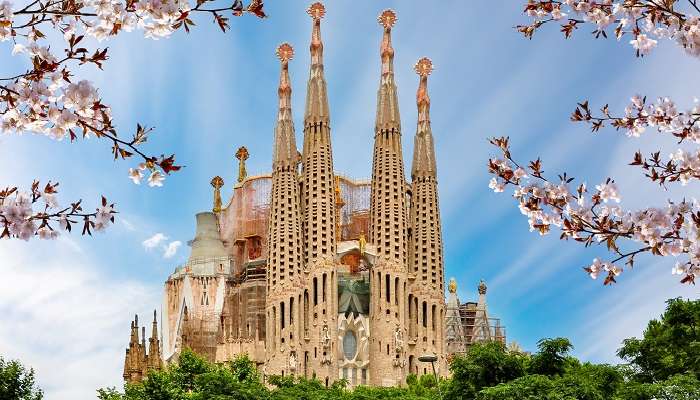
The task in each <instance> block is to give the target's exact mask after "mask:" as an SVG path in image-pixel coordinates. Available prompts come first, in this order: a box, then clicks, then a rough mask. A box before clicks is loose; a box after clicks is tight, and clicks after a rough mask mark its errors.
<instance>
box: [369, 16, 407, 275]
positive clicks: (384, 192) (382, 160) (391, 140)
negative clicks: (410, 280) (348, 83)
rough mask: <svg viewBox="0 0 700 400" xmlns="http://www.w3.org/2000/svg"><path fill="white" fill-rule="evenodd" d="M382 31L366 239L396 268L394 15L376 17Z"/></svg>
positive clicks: (399, 222)
mask: <svg viewBox="0 0 700 400" xmlns="http://www.w3.org/2000/svg"><path fill="white" fill-rule="evenodd" d="M378 20H379V23H380V24H381V25H382V27H383V28H384V37H383V39H382V45H381V50H380V54H381V60H382V75H381V79H380V83H379V91H378V92H377V117H376V124H375V130H374V159H373V163H372V194H371V202H370V228H369V230H370V240H371V241H372V243H374V245H375V246H377V253H378V256H379V257H380V258H386V259H389V260H392V261H395V262H396V263H398V264H400V265H405V261H406V243H405V241H404V239H405V237H406V178H405V175H404V165H403V154H402V151H401V121H400V117H399V102H398V96H397V91H396V84H395V82H394V49H393V48H392V47H391V28H392V27H393V26H394V24H395V23H396V14H395V13H394V11H392V10H385V11H383V12H382V13H381V15H380V16H379V18H378Z"/></svg>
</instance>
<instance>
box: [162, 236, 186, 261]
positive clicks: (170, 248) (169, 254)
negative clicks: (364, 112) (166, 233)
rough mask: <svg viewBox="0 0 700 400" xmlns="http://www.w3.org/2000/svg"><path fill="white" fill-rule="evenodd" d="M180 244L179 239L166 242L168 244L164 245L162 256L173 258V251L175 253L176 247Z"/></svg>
mask: <svg viewBox="0 0 700 400" xmlns="http://www.w3.org/2000/svg"><path fill="white" fill-rule="evenodd" d="M180 246H182V242H181V241H179V240H176V241H174V242H170V243H168V245H167V246H166V247H165V253H163V258H173V257H174V256H175V253H177V249H179V248H180Z"/></svg>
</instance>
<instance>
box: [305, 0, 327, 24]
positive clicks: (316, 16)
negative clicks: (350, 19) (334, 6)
mask: <svg viewBox="0 0 700 400" xmlns="http://www.w3.org/2000/svg"><path fill="white" fill-rule="evenodd" d="M306 13H307V14H309V15H310V16H311V18H312V19H313V20H314V21H318V20H320V19H322V18H323V17H324V16H325V15H326V7H325V6H324V5H323V3H321V2H320V1H317V2H315V3H313V4H311V5H310V6H309V8H308V9H307V10H306Z"/></svg>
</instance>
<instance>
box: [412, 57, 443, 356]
mask: <svg viewBox="0 0 700 400" xmlns="http://www.w3.org/2000/svg"><path fill="white" fill-rule="evenodd" d="M414 68H415V70H416V72H417V73H418V75H419V76H420V83H419V85H418V92H417V94H416V102H417V105H418V126H417V129H416V136H415V139H414V147H413V166H412V169H411V181H412V182H411V193H412V197H411V199H412V200H411V226H412V227H413V230H412V243H411V264H412V268H411V269H412V274H414V275H415V281H414V282H413V289H412V292H413V293H412V294H413V296H414V298H413V299H412V300H413V303H414V307H413V309H414V310H415V311H416V312H415V313H414V315H416V316H418V317H419V318H418V320H417V324H416V325H417V327H416V328H417V329H415V330H414V332H412V333H413V334H414V335H417V338H416V346H415V348H414V351H415V352H416V353H415V354H414V356H419V355H420V354H419V353H433V354H444V351H445V349H444V340H445V330H444V318H445V298H444V266H443V258H442V224H441V222H440V207H439V201H438V188H437V168H436V163H435V146H434V144H433V133H432V129H431V127H430V96H428V75H430V73H431V72H432V70H433V63H432V62H431V61H430V59H428V58H421V59H420V60H418V62H417V63H416V65H415V67H414ZM441 361H442V362H444V361H445V360H441Z"/></svg>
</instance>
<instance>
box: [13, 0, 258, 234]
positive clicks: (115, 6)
mask: <svg viewBox="0 0 700 400" xmlns="http://www.w3.org/2000/svg"><path fill="white" fill-rule="evenodd" d="M195 3H196V4H195V5H194V6H193V5H192V4H190V1H188V0H81V1H79V2H76V1H75V0H44V1H42V0H33V1H30V2H28V3H27V4H25V5H24V6H18V7H15V6H14V5H13V3H12V2H11V1H9V0H0V42H2V41H9V40H11V41H12V42H13V44H14V47H13V50H12V54H13V55H16V54H25V55H27V56H28V58H29V60H30V61H31V69H29V70H27V71H25V72H24V73H20V74H15V75H14V76H10V77H7V78H2V77H0V132H5V133H13V132H16V133H23V132H25V131H31V132H35V133H39V134H44V135H46V136H49V137H51V138H53V139H56V140H62V139H63V138H65V137H69V138H70V140H71V141H75V140H76V139H77V138H78V136H82V137H83V138H89V137H91V136H94V137H96V138H98V139H101V140H106V141H107V142H108V143H110V145H111V152H112V154H113V156H114V158H115V159H118V158H121V159H127V158H131V157H136V158H140V162H139V164H138V165H136V166H135V167H134V168H129V177H130V178H131V179H132V180H133V181H134V182H135V183H140V182H141V180H142V179H143V178H144V173H145V172H148V173H149V174H150V175H149V176H148V184H149V186H162V184H163V180H164V179H165V175H167V174H169V173H171V172H174V171H177V170H179V169H180V168H181V167H180V166H179V165H176V164H175V158H174V155H170V156H165V155H161V156H154V155H149V154H147V153H146V152H145V151H143V150H142V147H141V146H142V145H143V144H144V143H146V141H147V138H148V136H149V134H150V133H151V132H152V131H153V129H152V128H146V127H144V126H142V125H141V124H137V126H136V131H135V132H134V134H133V136H132V137H130V138H128V139H127V138H124V137H122V136H120V135H118V133H117V129H116V127H115V126H114V124H113V119H112V115H111V114H112V113H111V108H110V107H109V106H108V105H106V104H104V103H103V102H102V99H101V98H100V97H99V95H98V90H97V88H95V87H94V86H93V85H92V84H91V83H90V82H89V81H86V80H77V81H75V82H74V81H73V76H74V70H75V69H78V68H79V67H81V66H83V65H85V64H92V65H95V66H97V67H98V68H100V69H102V64H103V63H104V62H106V61H107V60H108V55H107V49H106V48H105V49H95V50H94V51H93V50H90V49H88V48H87V47H82V46H81V44H82V40H83V38H84V37H86V36H89V37H92V38H95V39H97V40H99V41H102V40H105V39H109V38H111V37H113V36H116V35H118V34H120V33H122V32H128V31H131V30H134V29H141V30H143V32H144V36H145V37H147V38H152V39H159V38H167V37H169V36H170V35H171V34H172V33H173V32H175V31H176V30H178V29H183V30H185V31H186V32H189V31H190V28H191V27H192V26H194V25H195V24H194V22H193V21H192V20H191V19H190V16H191V15H192V14H193V13H200V14H201V13H204V14H209V15H212V16H213V17H214V22H215V23H216V24H217V25H218V26H219V28H220V29H221V30H222V31H224V32H226V31H227V30H228V29H229V23H228V21H229V19H228V18H227V17H225V16H224V13H226V12H231V14H232V15H233V16H236V17H238V16H241V15H244V14H251V15H254V16H257V17H259V18H265V17H266V14H265V12H264V9H263V8H264V7H263V1H262V0H251V1H250V2H249V3H248V5H247V6H244V4H243V2H242V1H241V0H233V1H232V3H231V4H226V5H221V3H222V2H221V1H218V0H195ZM45 29H48V30H51V31H53V32H55V33H58V34H60V35H62V36H63V38H64V40H65V48H64V52H65V56H63V57H57V56H56V55H54V54H53V53H52V51H51V50H50V48H49V47H48V46H47V45H45V44H44V43H43V42H45V41H46V36H47V35H46V34H45V33H44V32H42V30H45ZM81 131H82V134H81ZM37 185H38V183H37ZM55 186H57V184H56V185H52V184H51V183H50V182H49V184H47V187H46V188H45V191H44V192H40V191H38V186H36V185H33V186H32V190H31V192H30V193H31V196H30V195H29V194H23V192H20V191H19V190H17V188H8V189H6V190H5V191H4V192H2V198H0V200H1V201H0V227H4V232H3V233H2V235H1V236H0V238H3V237H20V238H23V239H28V238H30V237H33V236H35V235H38V236H39V237H46V238H49V237H54V233H55V232H56V231H55V230H53V228H52V227H51V225H50V223H51V222H52V221H53V222H55V220H56V218H59V219H60V220H61V221H62V222H61V224H62V225H65V227H66V228H67V230H70V223H71V222H72V221H71V220H70V219H69V218H82V219H83V220H84V226H83V234H85V233H87V234H89V233H90V230H91V229H97V230H100V229H101V227H103V226H104V225H106V224H105V221H104V217H105V215H104V214H105V212H103V213H102V214H100V211H99V210H98V211H97V212H96V213H83V212H82V211H81V210H82V209H81V208H80V201H79V202H77V203H74V204H73V205H72V206H71V207H70V208H65V209H61V210H53V211H51V212H49V210H48V205H47V208H46V209H45V210H44V211H42V212H38V213H34V212H33V211H31V205H32V204H34V203H35V202H36V201H37V199H39V198H44V199H50V198H53V196H54V192H51V191H52V190H54V191H55ZM13 193H14V196H15V197H13V198H10V195H11V194H13ZM28 196H29V197H31V198H32V201H27V200H26V199H27V198H29V197H28ZM47 204H48V203H47ZM102 206H103V208H104V207H107V205H106V200H104V201H103V205H102ZM110 207H111V206H110ZM103 211H104V210H103ZM8 213H9V214H8ZM18 213H19V214H18ZM27 213H29V214H27ZM18 215H19V216H18ZM110 215H111V213H110ZM95 219H98V220H97V221H95ZM39 222H41V224H40V225H39V226H38V227H37V226H36V223H39Z"/></svg>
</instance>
